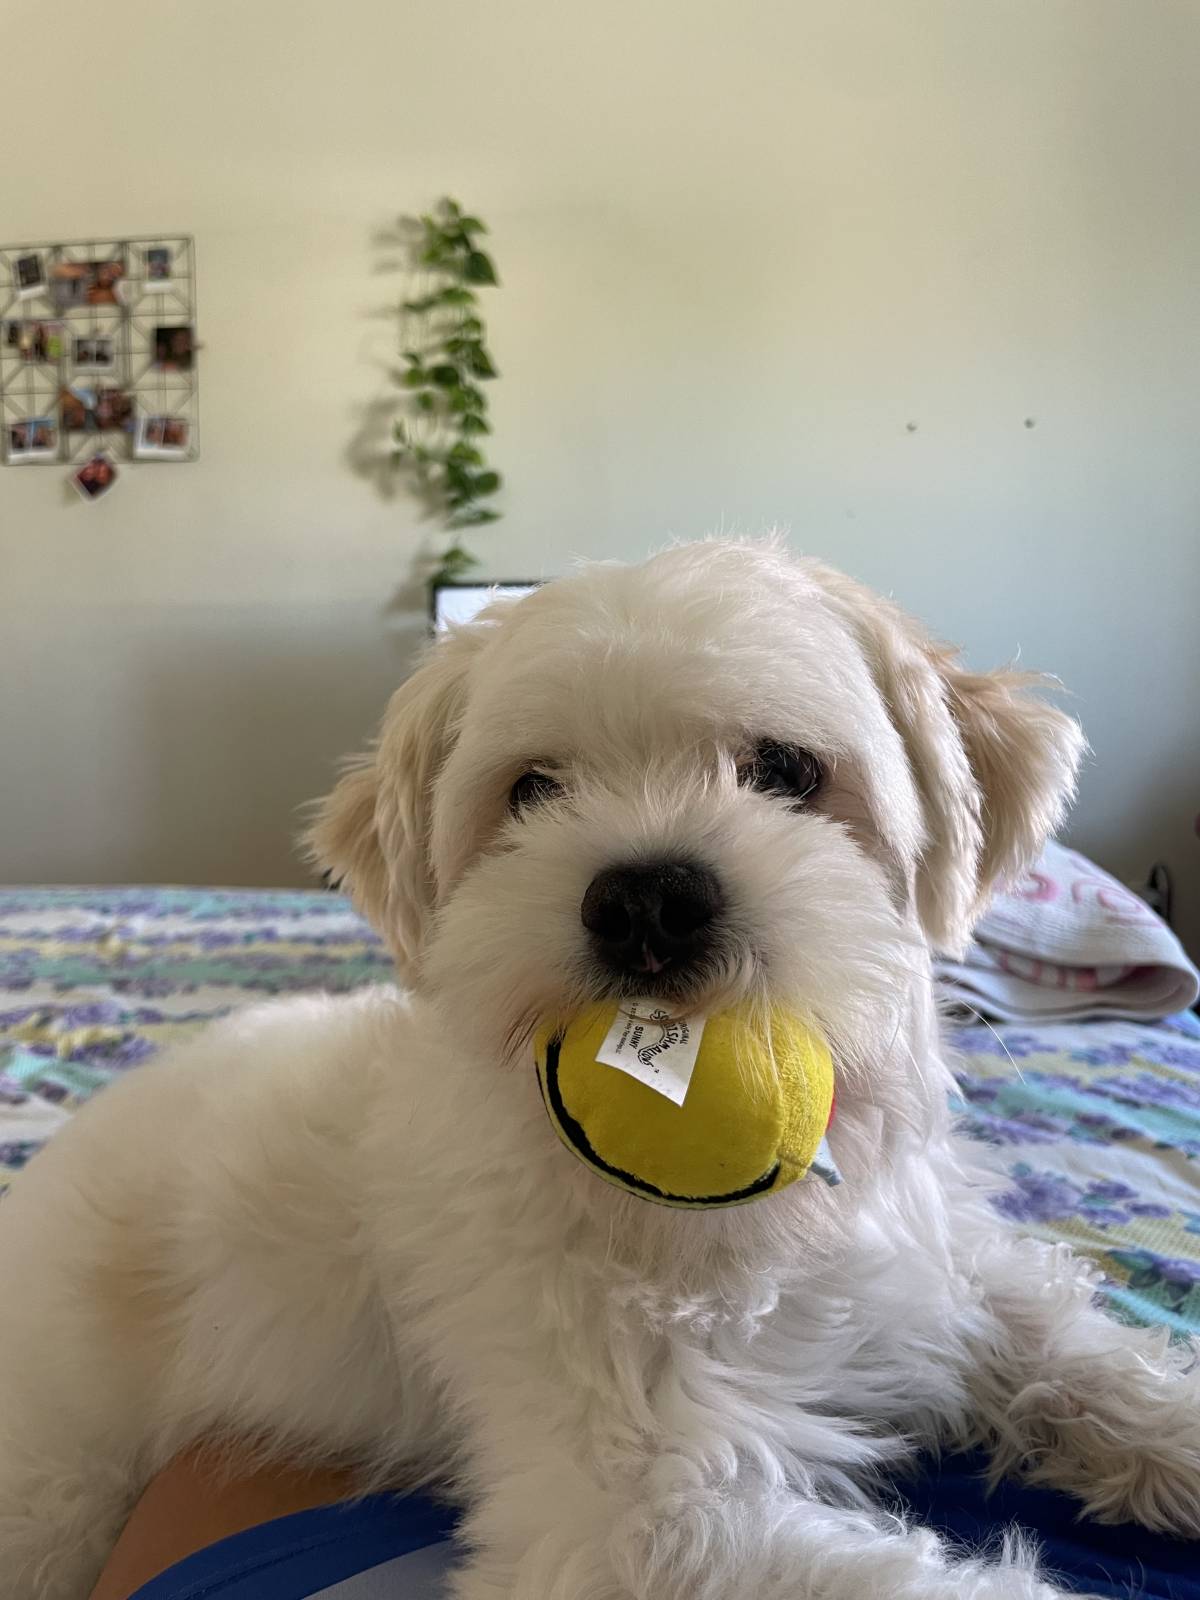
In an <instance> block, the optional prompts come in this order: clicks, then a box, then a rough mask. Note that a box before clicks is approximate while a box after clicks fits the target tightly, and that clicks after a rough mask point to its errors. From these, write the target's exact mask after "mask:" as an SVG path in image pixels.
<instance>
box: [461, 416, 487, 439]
mask: <svg viewBox="0 0 1200 1600" xmlns="http://www.w3.org/2000/svg"><path fill="white" fill-rule="evenodd" d="M457 427H458V431H459V433H461V434H463V435H464V436H466V435H467V434H475V433H491V431H492V428H491V424H490V423H489V422H488V420H487V418H486V417H483V416H480V414H479V413H478V412H477V411H467V412H465V413H464V414H463V415H462V416H461V417H459V418H458V421H457Z"/></svg>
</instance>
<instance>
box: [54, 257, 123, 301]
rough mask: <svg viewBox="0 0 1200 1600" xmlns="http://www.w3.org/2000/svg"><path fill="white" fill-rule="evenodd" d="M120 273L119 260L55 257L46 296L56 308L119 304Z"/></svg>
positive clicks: (120, 263)
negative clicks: (56, 258) (47, 295)
mask: <svg viewBox="0 0 1200 1600" xmlns="http://www.w3.org/2000/svg"><path fill="white" fill-rule="evenodd" d="M124 276H125V265H124V263H123V262H121V261H56V262H55V263H54V266H53V267H52V268H51V270H50V297H51V299H52V300H53V301H54V304H55V306H56V307H57V308H58V310H59V311H75V310H78V308H79V307H80V306H119V305H120V304H121V303H122V302H121V296H120V293H119V290H120V287H121V280H122V279H123V278H124Z"/></svg>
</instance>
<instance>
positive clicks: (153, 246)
mask: <svg viewBox="0 0 1200 1600" xmlns="http://www.w3.org/2000/svg"><path fill="white" fill-rule="evenodd" d="M152 252H153V254H152ZM163 252H165V255H164V254H163ZM31 257H32V258H38V259H40V264H41V278H40V288H38V289H37V290H36V292H30V291H29V289H28V283H29V281H30V279H32V280H33V281H34V282H36V281H37V274H36V272H31V269H30V267H29V265H28V263H29V258H31ZM18 262H25V263H26V266H25V269H24V277H25V285H24V287H23V281H22V274H21V272H20V271H19V269H18ZM106 262H116V263H119V264H120V267H121V273H120V276H119V278H117V280H116V281H117V288H116V290H115V294H116V296H117V298H116V300H115V303H100V304H94V303H89V298H88V297H89V294H90V293H92V289H91V284H92V275H91V274H89V273H88V272H87V270H86V269H87V268H88V267H93V266H97V265H99V264H101V263H106ZM73 267H79V268H80V269H81V271H80V272H79V273H78V274H74V273H72V272H71V268H73ZM164 268H165V271H166V276H165V277H164V276H161V275H159V274H161V273H162V272H163V270H164ZM72 280H74V281H72ZM102 292H103V291H101V293H102ZM73 300H78V301H79V303H78V304H74V303H72V301H73ZM13 324H16V325H17V332H16V335H15V336H14V335H13V332H12V326H13ZM38 324H41V325H42V333H41V336H40V338H39V339H38V340H37V343H36V345H34V344H32V341H31V339H26V340H25V347H24V348H23V346H22V339H23V331H24V330H25V329H31V330H32V329H35V328H36V326H37V325H38ZM47 325H49V327H50V329H51V330H52V331H50V332H49V333H47V332H46V327H47ZM55 328H57V329H58V330H60V331H58V332H54V331H53V330H54V329H55ZM163 328H167V329H175V328H188V329H190V330H191V347H192V348H191V354H190V357H189V358H188V360H187V364H186V366H183V367H182V368H181V367H179V366H173V367H169V366H164V365H162V364H160V363H158V362H157V361H156V353H157V352H156V338H157V335H158V331H159V330H160V329H163ZM97 340H107V341H110V344H109V345H108V346H107V347H105V349H104V353H105V355H106V356H111V361H107V360H106V361H104V362H102V363H100V364H97V363H96V362H95V361H94V360H93V359H90V357H91V356H93V355H94V353H95V351H96V343H95V341H97ZM195 341H196V246H195V241H194V240H193V239H192V238H191V237H190V236H188V235H186V234H166V235H161V236H158V235H156V236H154V237H152V238H136V239H87V240H81V241H77V242H75V243H72V244H21V245H4V246H0V424H2V427H3V435H2V437H0V456H2V458H3V461H4V463H5V464H6V465H17V464H20V465H35V464H37V463H39V462H40V463H43V464H51V465H52V464H55V463H69V464H72V463H77V462H83V461H86V460H88V459H89V458H90V457H91V456H93V455H95V453H96V452H97V451H98V450H106V451H108V453H109V454H111V455H113V456H115V457H119V458H121V459H124V460H136V461H138V462H143V461H144V462H157V463H171V462H178V461H194V460H195V459H196V457H197V456H198V455H199V453H200V404H199V401H200V394H199V379H198V375H197V371H196V355H195ZM81 344H82V349H81ZM26 350H28V351H29V354H26ZM39 357H43V358H44V359H38V358H39ZM80 357H83V358H84V359H83V360H82V361H81V360H80V359H79V358H80ZM72 385H78V386H81V387H83V388H85V389H90V390H95V391H96V392H97V395H98V396H99V395H100V394H101V393H102V392H103V391H106V390H109V391H113V390H115V391H117V392H118V393H123V394H126V395H128V396H129V397H130V400H131V401H132V413H131V415H130V416H129V419H128V421H127V422H124V423H123V425H121V426H117V427H104V426H99V425H98V426H95V427H92V426H90V425H89V426H85V427H67V426H66V425H65V424H66V422H67V421H69V420H74V418H75V417H77V416H78V415H79V413H80V411H83V412H84V415H85V418H88V410H87V408H85V407H80V406H78V405H72V404H71V402H70V400H69V399H68V398H66V396H67V391H68V390H69V389H70V388H71V386H72ZM109 404H110V407H112V402H109ZM42 417H49V418H51V419H53V422H54V424H55V428H56V434H55V437H54V444H53V448H51V449H45V448H44V449H41V450H37V451H31V450H28V449H27V448H25V449H22V448H18V447H17V435H16V434H14V428H16V426H17V425H18V424H20V423H22V422H30V421H33V420H35V419H38V418H42ZM157 418H166V419H170V420H172V421H176V422H181V423H183V424H184V426H185V427H186V439H185V441H183V442H182V443H179V442H178V441H177V442H176V443H175V445H174V446H171V445H164V444H163V443H162V442H161V437H162V431H161V430H157V429H155V427H154V426H153V425H150V426H147V425H146V424H147V423H148V422H149V419H157ZM88 420H89V422H91V421H94V422H97V423H98V422H99V421H100V420H101V419H100V418H97V417H96V415H95V412H94V410H93V411H92V412H91V414H90V418H88ZM176 431H178V430H176ZM28 438H29V434H28V432H27V433H26V443H27V441H28Z"/></svg>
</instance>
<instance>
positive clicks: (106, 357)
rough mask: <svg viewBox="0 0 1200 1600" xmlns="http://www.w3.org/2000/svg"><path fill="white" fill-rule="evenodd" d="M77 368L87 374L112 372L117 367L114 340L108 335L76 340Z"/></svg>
mask: <svg viewBox="0 0 1200 1600" xmlns="http://www.w3.org/2000/svg"><path fill="white" fill-rule="evenodd" d="M75 366H76V367H78V368H80V369H82V370H84V371H87V372H111V371H112V370H113V368H114V367H115V366H116V351H115V342H114V340H113V339H112V338H111V337H110V336H109V335H108V334H96V335H94V336H92V337H90V338H87V339H76V340H75Z"/></svg>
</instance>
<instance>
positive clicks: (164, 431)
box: [134, 417, 192, 461]
mask: <svg viewBox="0 0 1200 1600" xmlns="http://www.w3.org/2000/svg"><path fill="white" fill-rule="evenodd" d="M191 437H192V425H191V423H190V422H189V421H188V420H187V418H186V417H142V418H141V419H140V420H139V422H138V433H137V441H136V443H135V445H134V454H135V455H137V456H139V457H140V458H141V459H142V460H143V461H182V460H183V459H184V457H185V456H186V455H187V452H188V445H189V444H190V442H191Z"/></svg>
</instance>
